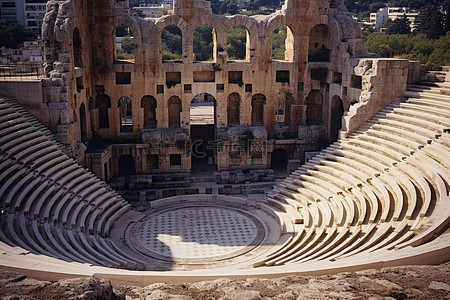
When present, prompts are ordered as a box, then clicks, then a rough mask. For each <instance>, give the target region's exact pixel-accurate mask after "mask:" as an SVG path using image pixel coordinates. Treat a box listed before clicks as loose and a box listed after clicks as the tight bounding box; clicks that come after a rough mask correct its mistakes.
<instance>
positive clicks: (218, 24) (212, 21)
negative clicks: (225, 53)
mask: <svg viewBox="0 0 450 300" xmlns="http://www.w3.org/2000/svg"><path fill="white" fill-rule="evenodd" d="M222 17H223V16H217V15H199V16H197V17H195V18H192V19H191V20H189V23H188V27H187V30H186V33H185V32H184V30H183V35H186V39H185V41H184V42H183V45H193V46H194V32H195V30H196V29H197V28H198V27H199V26H203V25H208V26H211V27H212V29H213V40H212V44H213V45H212V61H217V51H218V44H220V43H219V41H220V40H221V39H222V37H221V36H222V35H225V34H222V32H218V31H220V30H221V28H222V27H224V22H225V21H224V20H226V17H225V19H224V18H222ZM222 30H223V29H222ZM193 51H195V49H193ZM186 55H189V56H190V57H192V58H194V60H195V57H194V53H187V54H186Z"/></svg>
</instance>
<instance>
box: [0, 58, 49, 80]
mask: <svg viewBox="0 0 450 300" xmlns="http://www.w3.org/2000/svg"><path fill="white" fill-rule="evenodd" d="M43 76H44V66H43V64H42V62H39V63H23V64H0V79H2V78H4V79H6V78H18V79H19V78H24V77H26V78H37V79H38V78H42V77H43Z"/></svg>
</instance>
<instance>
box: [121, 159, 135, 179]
mask: <svg viewBox="0 0 450 300" xmlns="http://www.w3.org/2000/svg"><path fill="white" fill-rule="evenodd" d="M135 174H136V166H135V163H134V159H133V157H132V156H131V155H122V156H121V157H120V158H119V176H130V175H135Z"/></svg>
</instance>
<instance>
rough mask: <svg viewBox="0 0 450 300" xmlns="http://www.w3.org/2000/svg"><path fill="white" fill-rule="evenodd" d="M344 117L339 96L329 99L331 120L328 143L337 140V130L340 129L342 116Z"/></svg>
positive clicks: (342, 105)
mask: <svg viewBox="0 0 450 300" xmlns="http://www.w3.org/2000/svg"><path fill="white" fill-rule="evenodd" d="M343 115H344V104H343V103H342V99H341V98H340V97H339V96H333V98H331V120H330V142H332V143H333V142H335V141H337V140H338V138H339V130H341V128H342V116H343Z"/></svg>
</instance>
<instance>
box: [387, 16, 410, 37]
mask: <svg viewBox="0 0 450 300" xmlns="http://www.w3.org/2000/svg"><path fill="white" fill-rule="evenodd" d="M383 27H385V28H386V33H387V34H409V33H411V27H410V26H409V21H408V19H407V18H406V16H403V18H397V19H395V20H390V19H387V20H386V21H385V22H384V24H383Z"/></svg>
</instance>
